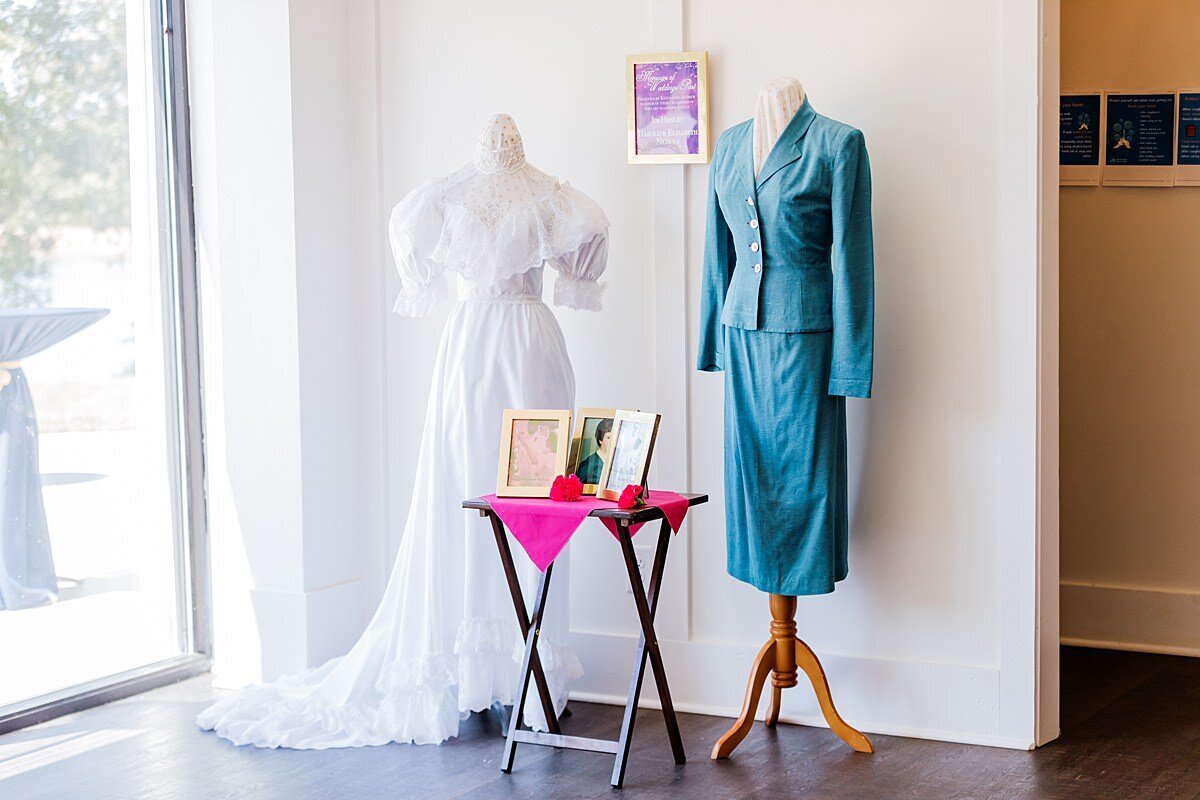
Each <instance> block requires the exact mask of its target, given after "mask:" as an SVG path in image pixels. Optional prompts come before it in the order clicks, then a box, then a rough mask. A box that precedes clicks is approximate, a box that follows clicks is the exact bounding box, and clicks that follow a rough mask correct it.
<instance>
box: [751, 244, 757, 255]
mask: <svg viewBox="0 0 1200 800" xmlns="http://www.w3.org/2000/svg"><path fill="white" fill-rule="evenodd" d="M750 249H751V250H753V251H754V252H756V253H757V252H758V242H751V243H750Z"/></svg>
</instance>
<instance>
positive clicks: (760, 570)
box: [724, 327, 848, 595]
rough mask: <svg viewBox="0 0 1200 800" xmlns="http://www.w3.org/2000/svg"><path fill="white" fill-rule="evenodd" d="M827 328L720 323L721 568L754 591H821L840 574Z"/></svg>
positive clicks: (836, 415) (841, 514)
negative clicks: (725, 563)
mask: <svg viewBox="0 0 1200 800" xmlns="http://www.w3.org/2000/svg"><path fill="white" fill-rule="evenodd" d="M832 339H833V335H832V333H830V332H827V331H826V332H820V333H772V332H768V331H747V330H742V329H740V328H728V327H727V328H725V351H724V356H725V523H726V539H727V543H728V556H729V574H730V575H732V576H733V577H735V578H737V579H738V580H740V581H745V582H746V583H749V584H752V585H754V586H756V587H758V588H759V589H761V590H762V591H764V592H770V593H772V594H783V595H806V594H826V593H828V592H832V591H833V589H834V583H835V582H837V581H840V580H842V579H843V578H845V577H846V572H847V563H846V532H847V528H848V522H847V516H848V515H847V508H846V506H847V503H846V496H847V491H846V400H845V398H844V397H836V396H830V394H829V359H830V351H831V345H832Z"/></svg>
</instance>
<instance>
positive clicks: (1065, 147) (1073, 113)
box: [1058, 92, 1104, 186]
mask: <svg viewBox="0 0 1200 800" xmlns="http://www.w3.org/2000/svg"><path fill="white" fill-rule="evenodd" d="M1100 109H1101V104H1100V92H1079V93H1073V94H1064V95H1062V96H1061V97H1060V98H1059V104H1058V166H1059V170H1058V178H1059V181H1058V182H1059V185H1060V186H1096V185H1098V184H1099V183H1100V141H1101V137H1100V134H1101V131H1102V127H1101V126H1102V125H1103V122H1104V120H1103V117H1102V116H1101V113H1100Z"/></svg>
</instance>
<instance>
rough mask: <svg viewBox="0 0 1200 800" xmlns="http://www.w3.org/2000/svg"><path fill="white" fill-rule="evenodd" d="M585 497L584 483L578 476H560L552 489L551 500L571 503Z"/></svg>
mask: <svg viewBox="0 0 1200 800" xmlns="http://www.w3.org/2000/svg"><path fill="white" fill-rule="evenodd" d="M582 496H583V481H581V480H579V476H578V475H559V476H558V477H557V478H555V479H554V484H553V485H552V486H551V487H550V499H551V500H557V501H559V502H560V503H561V502H567V503H571V502H574V501H575V500H578V499H579V498H580V497H582Z"/></svg>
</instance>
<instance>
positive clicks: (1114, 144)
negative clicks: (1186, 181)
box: [1104, 92, 1175, 186]
mask: <svg viewBox="0 0 1200 800" xmlns="http://www.w3.org/2000/svg"><path fill="white" fill-rule="evenodd" d="M1104 99H1105V116H1106V117H1107V119H1106V121H1105V145H1104V185H1105V186H1172V185H1173V184H1174V182H1175V169H1174V168H1175V93H1174V92H1156V93H1147V94H1134V93H1112V94H1108V95H1105V98H1104Z"/></svg>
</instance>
